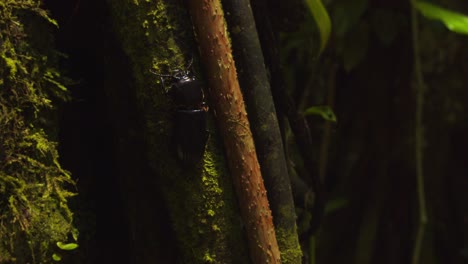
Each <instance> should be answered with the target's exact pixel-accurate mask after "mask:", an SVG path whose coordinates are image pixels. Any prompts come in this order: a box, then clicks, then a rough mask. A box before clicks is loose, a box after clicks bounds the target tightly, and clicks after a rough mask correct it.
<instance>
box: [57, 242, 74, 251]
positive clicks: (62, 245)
mask: <svg viewBox="0 0 468 264" xmlns="http://www.w3.org/2000/svg"><path fill="white" fill-rule="evenodd" d="M57 247H59V248H60V249H63V250H74V249H75V248H77V247H78V244H76V243H68V244H65V243H62V242H57Z"/></svg>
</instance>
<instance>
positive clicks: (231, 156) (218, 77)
mask: <svg viewBox="0 0 468 264" xmlns="http://www.w3.org/2000/svg"><path fill="white" fill-rule="evenodd" d="M189 6H190V12H191V15H192V19H193V22H194V28H195V31H196V35H197V39H198V42H199V45H200V52H201V58H202V60H203V62H204V65H205V68H206V73H207V77H208V78H207V79H208V81H209V94H210V99H211V105H212V107H213V108H214V111H215V116H216V119H217V122H218V125H219V127H220V130H221V133H222V136H223V140H224V144H225V146H226V154H227V158H228V164H229V167H230V170H231V174H232V177H233V180H234V185H235V187H236V191H237V196H238V200H239V204H240V206H241V212H242V215H243V219H244V222H245V225H246V229H247V236H248V241H249V247H250V255H251V258H252V260H253V262H254V263H280V261H281V260H280V253H279V249H278V244H277V241H276V237H275V232H274V226H273V221H272V216H271V211H270V209H269V205H268V200H267V196H266V190H265V186H264V184H263V179H262V177H261V173H260V167H259V164H258V160H257V156H256V152H255V146H254V142H253V138H252V134H251V131H250V128H249V121H248V119H247V114H246V111H245V105H244V100H243V96H242V93H241V92H240V88H239V83H238V80H237V73H236V68H235V65H234V61H233V58H232V54H231V47H230V44H229V40H228V36H227V32H226V24H225V22H224V15H223V10H222V8H221V4H220V2H219V1H218V0H205V1H189Z"/></svg>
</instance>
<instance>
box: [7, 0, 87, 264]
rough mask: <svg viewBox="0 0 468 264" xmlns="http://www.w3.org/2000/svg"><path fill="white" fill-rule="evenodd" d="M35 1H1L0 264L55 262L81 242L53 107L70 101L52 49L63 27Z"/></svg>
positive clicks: (72, 189) (71, 187) (69, 180)
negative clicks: (63, 246)
mask: <svg viewBox="0 0 468 264" xmlns="http://www.w3.org/2000/svg"><path fill="white" fill-rule="evenodd" d="M39 6H40V1H36V0H11V1H10V0H7V1H1V2H0V263H49V262H54V261H53V260H52V255H53V254H57V255H61V254H62V255H63V254H64V253H63V252H60V251H61V250H60V249H59V248H58V247H57V246H56V243H57V242H62V243H67V242H71V241H74V240H77V236H78V232H77V230H76V229H75V228H74V227H73V224H72V212H71V210H70V209H69V207H68V205H67V202H68V201H67V199H68V198H69V197H71V196H73V195H74V193H73V191H74V187H73V186H74V182H73V181H72V180H71V178H70V174H69V173H68V172H67V171H65V170H64V169H62V168H61V167H60V164H59V162H58V153H57V144H56V143H55V142H54V139H55V136H56V131H55V127H56V126H55V122H54V118H53V117H54V106H55V105H56V104H57V103H58V102H60V101H62V100H64V99H66V98H67V91H66V88H65V87H64V86H63V85H62V84H61V82H62V81H63V78H61V77H60V74H59V73H58V71H57V70H55V69H54V66H55V65H56V62H57V58H58V54H57V53H56V52H54V51H53V50H52V49H51V47H52V46H53V45H51V43H52V39H51V37H50V36H51V34H50V30H51V29H53V27H54V25H53V24H56V23H55V22H54V21H53V20H52V19H50V18H49V17H48V15H47V13H46V11H44V10H43V9H41V8H40V7H39Z"/></svg>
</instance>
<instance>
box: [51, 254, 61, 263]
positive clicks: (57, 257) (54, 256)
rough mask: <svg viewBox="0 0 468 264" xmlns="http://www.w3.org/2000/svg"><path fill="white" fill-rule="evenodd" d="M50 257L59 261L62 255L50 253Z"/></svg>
mask: <svg viewBox="0 0 468 264" xmlns="http://www.w3.org/2000/svg"><path fill="white" fill-rule="evenodd" d="M52 259H53V260H55V261H61V260H62V257H61V256H60V255H59V254H55V253H54V254H52Z"/></svg>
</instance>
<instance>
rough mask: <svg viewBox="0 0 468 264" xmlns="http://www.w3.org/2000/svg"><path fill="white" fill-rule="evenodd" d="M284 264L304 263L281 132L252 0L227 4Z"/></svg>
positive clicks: (250, 117)
mask: <svg viewBox="0 0 468 264" xmlns="http://www.w3.org/2000/svg"><path fill="white" fill-rule="evenodd" d="M223 6H224V7H225V10H226V13H227V14H228V15H227V16H226V19H227V22H228V27H229V31H230V33H231V39H232V43H233V53H234V58H235V61H236V65H237V66H238V67H237V69H239V82H240V84H241V87H242V91H243V93H244V95H245V101H246V104H247V110H248V113H249V116H248V117H249V121H250V122H251V123H252V124H255V126H252V133H253V136H254V139H255V147H256V150H257V154H258V159H259V162H260V168H261V171H262V175H263V178H264V180H265V185H266V187H267V189H268V198H269V201H270V207H271V210H272V214H273V222H274V224H275V231H276V237H277V240H278V245H279V248H280V251H281V260H282V262H283V263H301V256H302V251H301V247H300V245H299V239H298V236H297V228H296V212H295V208H294V201H293V196H292V191H291V183H290V180H289V176H288V168H287V164H286V158H285V154H284V149H283V142H282V140H281V133H280V129H279V125H278V120H277V116H276V110H275V105H274V103H273V97H272V95H271V90H270V83H269V80H268V76H267V72H266V69H265V65H264V58H263V55H262V49H261V47H260V41H259V38H258V34H257V29H256V27H255V20H254V18H253V14H252V10H251V8H250V1H249V0H225V1H223Z"/></svg>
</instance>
